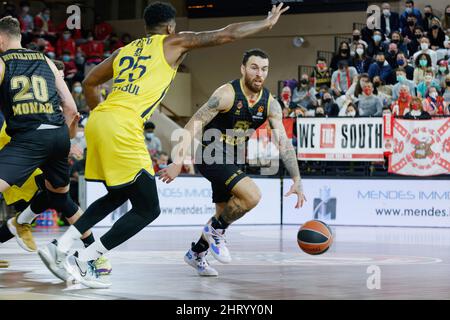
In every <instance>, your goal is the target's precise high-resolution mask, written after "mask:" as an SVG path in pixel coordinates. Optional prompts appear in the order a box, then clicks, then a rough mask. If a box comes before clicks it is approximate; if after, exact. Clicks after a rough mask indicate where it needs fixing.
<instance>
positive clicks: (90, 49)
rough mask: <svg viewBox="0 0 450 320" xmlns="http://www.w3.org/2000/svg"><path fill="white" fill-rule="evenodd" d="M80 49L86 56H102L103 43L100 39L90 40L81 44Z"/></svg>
mask: <svg viewBox="0 0 450 320" xmlns="http://www.w3.org/2000/svg"><path fill="white" fill-rule="evenodd" d="M81 50H82V51H83V52H84V54H85V56H86V57H87V58H91V57H100V58H103V43H101V42H100V41H95V40H93V41H90V42H86V43H85V44H82V45H81Z"/></svg>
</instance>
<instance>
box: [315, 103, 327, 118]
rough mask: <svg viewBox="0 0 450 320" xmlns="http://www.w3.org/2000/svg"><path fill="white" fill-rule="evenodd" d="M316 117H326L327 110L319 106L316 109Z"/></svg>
mask: <svg viewBox="0 0 450 320" xmlns="http://www.w3.org/2000/svg"><path fill="white" fill-rule="evenodd" d="M314 117H317V118H320V117H325V110H324V109H323V108H322V107H321V106H317V108H316V109H315V113H314Z"/></svg>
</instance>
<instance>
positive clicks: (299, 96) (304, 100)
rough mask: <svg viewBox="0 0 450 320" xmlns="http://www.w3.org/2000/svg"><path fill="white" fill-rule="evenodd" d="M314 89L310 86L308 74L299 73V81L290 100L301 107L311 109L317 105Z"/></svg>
mask: <svg viewBox="0 0 450 320" xmlns="http://www.w3.org/2000/svg"><path fill="white" fill-rule="evenodd" d="M316 93H317V92H316V90H315V88H314V87H313V86H311V82H310V80H309V76H308V75H307V74H306V73H305V74H302V75H301V78H300V82H299V85H298V87H297V88H295V90H294V93H293V94H292V101H293V102H294V103H295V104H296V105H298V106H301V107H303V108H306V109H311V108H313V107H315V106H317V99H316Z"/></svg>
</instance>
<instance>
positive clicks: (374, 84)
mask: <svg viewBox="0 0 450 320" xmlns="http://www.w3.org/2000/svg"><path fill="white" fill-rule="evenodd" d="M373 86H374V87H375V88H378V87H379V86H381V82H374V83H373Z"/></svg>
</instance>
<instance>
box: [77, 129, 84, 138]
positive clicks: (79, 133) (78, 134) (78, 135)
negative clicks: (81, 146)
mask: <svg viewBox="0 0 450 320" xmlns="http://www.w3.org/2000/svg"><path fill="white" fill-rule="evenodd" d="M76 137H77V138H78V139H82V138H84V132H83V131H78V132H77V135H76Z"/></svg>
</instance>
